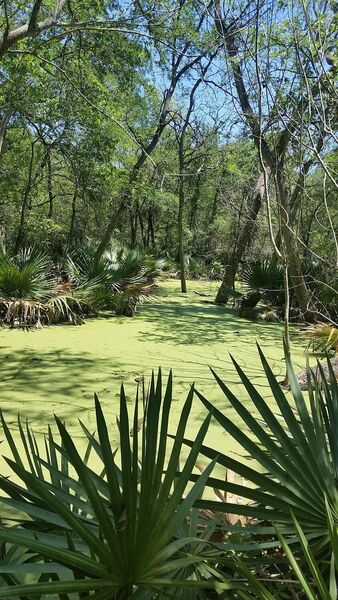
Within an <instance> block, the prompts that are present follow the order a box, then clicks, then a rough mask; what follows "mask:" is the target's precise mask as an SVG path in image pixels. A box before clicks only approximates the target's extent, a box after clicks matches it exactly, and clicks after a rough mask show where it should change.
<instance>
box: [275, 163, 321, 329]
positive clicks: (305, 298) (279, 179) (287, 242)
mask: <svg viewBox="0 0 338 600" xmlns="http://www.w3.org/2000/svg"><path fill="white" fill-rule="evenodd" d="M275 181H276V191H277V195H278V199H279V203H280V233H281V239H282V242H283V246H284V252H285V260H286V262H287V265H288V270H289V275H290V284H291V290H290V291H292V292H293V293H294V294H295V297H296V299H297V303H298V306H299V308H300V310H301V311H302V313H303V317H304V319H305V320H306V321H309V322H312V321H315V320H316V308H315V306H314V304H313V300H312V295H311V292H310V290H309V289H308V287H307V285H306V282H305V279H304V275H303V272H302V266H301V261H300V256H299V251H298V247H297V239H296V235H295V233H294V231H293V230H292V215H291V205H290V196H289V193H288V188H287V185H286V182H285V175H284V171H283V168H278V166H277V168H276V171H275Z"/></svg>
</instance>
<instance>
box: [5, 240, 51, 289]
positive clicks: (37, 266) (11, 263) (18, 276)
mask: <svg viewBox="0 0 338 600" xmlns="http://www.w3.org/2000/svg"><path fill="white" fill-rule="evenodd" d="M49 268H50V265H49V261H48V258H47V257H46V255H45V254H43V253H42V252H41V251H37V250H33V249H25V250H22V251H21V252H20V253H19V254H18V255H17V256H16V257H14V258H12V259H11V258H10V257H9V256H8V255H6V254H4V255H2V256H1V258H0V296H2V297H4V298H32V299H34V300H44V299H46V298H48V296H50V295H51V293H52V289H53V282H52V279H51V277H50V275H49Z"/></svg>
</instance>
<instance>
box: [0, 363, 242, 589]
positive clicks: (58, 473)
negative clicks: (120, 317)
mask: <svg viewBox="0 0 338 600" xmlns="http://www.w3.org/2000/svg"><path fill="white" fill-rule="evenodd" d="M192 399H193V390H191V391H190V393H189V395H188V397H187V400H186V402H185V404H184V406H183V410H182V414H181V418H180V421H179V424H178V427H177V431H176V436H175V441H174V443H173V445H172V447H171V448H169V447H168V446H167V431H168V424H169V416H170V406H171V401H172V377H171V375H170V376H169V380H168V384H167V386H166V388H165V391H164V393H163V390H162V381H161V373H160V372H159V374H158V377H157V378H155V377H154V376H153V377H152V380H151V384H150V389H149V393H148V396H147V400H146V406H147V409H146V414H145V416H144V422H143V427H142V429H141V433H139V432H138V429H139V427H138V424H139V417H140V415H139V406H140V402H139V399H138V397H137V398H136V401H135V410H134V414H133V419H132V423H133V431H134V435H133V437H131V436H130V428H131V424H132V423H131V422H130V421H129V415H128V410H127V402H126V397H125V394H124V390H123V388H122V389H121V394H120V417H119V435H120V450H119V453H118V454H116V452H115V451H114V450H113V448H112V446H111V443H110V439H109V429H108V424H107V422H106V420H105V417H104V414H103V412H102V409H101V405H100V402H99V400H98V399H97V398H96V399H95V410H96V427H97V435H98V437H97V438H96V437H94V436H93V435H92V434H91V433H90V432H89V431H88V429H87V428H86V427H85V426H84V425H82V427H83V430H84V432H85V434H86V436H87V439H88V448H87V452H86V455H85V457H84V458H82V457H81V456H80V454H79V452H78V450H77V448H76V446H75V444H74V441H73V440H72V438H71V436H70V435H69V433H68V432H67V429H66V427H65V425H64V424H63V423H61V421H59V420H58V419H56V424H57V427H58V431H59V435H60V443H58V442H57V441H56V440H55V438H54V436H53V435H52V433H51V431H49V433H48V436H47V438H46V452H45V455H46V457H42V456H41V454H40V451H39V447H38V445H37V443H36V440H35V439H34V436H33V434H32V432H31V430H30V429H29V428H27V429H26V431H25V430H24V428H23V426H22V425H21V423H20V422H19V433H20V436H21V440H22V443H23V447H24V450H25V454H26V456H25V459H24V460H23V459H22V458H21V455H20V453H19V452H18V450H17V445H16V443H15V441H14V439H13V437H12V436H11V434H10V431H9V429H8V426H7V424H6V422H5V420H4V419H2V425H3V430H4V434H5V437H6V439H7V443H8V445H9V447H10V449H11V451H12V455H13V459H11V460H10V459H7V462H8V464H9V465H10V467H11V468H12V470H13V472H14V473H15V476H16V479H19V480H21V485H20V484H16V483H14V482H12V481H11V480H10V479H7V478H3V477H2V478H0V488H1V489H2V491H3V492H4V494H5V496H6V497H4V498H3V500H2V502H3V506H7V508H8V509H11V510H13V509H15V510H16V511H20V514H22V513H24V514H26V515H27V519H24V520H22V521H21V527H1V528H0V541H1V542H4V543H7V542H8V543H9V544H15V545H17V546H18V547H24V548H27V552H28V556H29V557H30V558H27V560H28V561H31V562H33V563H35V564H38V565H39V567H38V569H39V570H40V573H42V575H41V578H40V577H37V578H36V583H34V585H32V584H30V585H25V584H24V583H23V582H21V581H20V569H19V568H18V569H17V571H15V569H14V571H13V569H11V571H10V573H11V574H15V575H16V576H17V578H18V581H17V582H16V583H17V586H16V585H14V583H13V582H11V583H12V584H13V585H10V586H7V587H0V597H5V596H12V597H13V596H22V595H24V596H26V597H28V598H30V597H31V595H33V594H39V595H40V594H42V595H48V594H55V593H59V594H61V593H63V594H68V593H76V592H77V593H78V594H80V593H82V592H83V593H84V592H86V593H88V592H89V591H91V592H93V593H97V594H99V596H98V597H100V598H115V597H118V598H122V597H125V598H129V597H132V596H133V595H134V594H135V597H138V595H140V594H142V597H144V598H152V597H154V594H155V593H156V594H158V593H159V590H165V589H175V588H182V589H186V588H187V589H193V590H195V589H196V590H199V591H200V593H201V594H203V589H204V588H206V587H208V588H209V589H210V588H212V587H214V586H216V585H218V586H219V588H220V589H230V588H231V587H232V585H231V584H230V583H228V582H226V581H225V580H224V577H223V576H222V575H221V576H220V578H217V576H216V577H215V574H214V575H213V576H212V577H211V578H210V577H209V578H208V579H207V580H206V579H205V577H204V576H203V573H204V572H205V567H204V564H205V563H206V559H207V558H208V559H210V557H211V559H210V560H213V561H217V562H219V561H220V560H221V558H220V553H219V552H217V553H216V554H215V551H214V549H213V548H211V547H210V545H209V542H208V536H204V537H202V538H201V537H199V538H197V537H195V536H194V535H192V533H195V534H196V531H190V534H189V530H187V534H186V535H183V536H182V535H180V534H179V532H180V531H182V527H183V525H184V524H185V523H186V522H187V521H189V519H190V514H191V509H192V507H193V505H194V503H195V502H196V501H197V499H198V498H199V497H200V496H201V494H202V491H203V488H204V485H205V482H206V480H207V479H208V477H209V476H210V474H211V471H212V469H213V462H211V464H210V465H209V466H208V467H207V469H206V470H205V471H204V473H203V474H202V475H201V476H200V477H199V478H198V480H197V481H196V483H195V484H194V485H193V486H192V487H191V485H190V484H189V481H190V480H191V475H192V471H193V469H194V465H195V462H196V459H197V456H198V453H199V450H200V448H201V446H202V442H203V439H204V436H205V433H206V431H207V428H208V424H209V420H210V416H207V418H206V420H205V422H204V423H203V424H202V426H201V428H200V430H199V432H198V433H197V436H196V440H195V443H194V447H193V448H192V449H191V451H190V453H189V455H188V458H187V460H186V462H185V466H184V468H183V470H182V472H181V474H180V475H179V476H178V462H179V458H180V455H181V451H182V443H183V437H184V433H185V429H186V425H187V421H188V418H189V414H190V409H191V403H192ZM92 452H94V453H95V454H96V459H97V460H98V461H99V462H100V463H101V466H100V467H99V468H98V469H95V471H94V470H93V469H92V468H91V467H90V463H89V462H88V461H89V459H90V454H91V453H92ZM26 464H28V465H29V468H27V467H26V466H25V465H26ZM101 472H102V474H101V475H100V474H99V473H101ZM183 531H185V530H184V527H183ZM197 548H198V552H197ZM60 566H63V567H66V568H67V569H68V571H67V572H65V573H61V574H60ZM27 568H28V569H29V567H27ZM182 573H189V577H188V578H187V579H184V580H181V579H180V577H181V576H182ZM215 573H216V571H215ZM8 574H9V573H8ZM50 576H53V578H54V581H53V582H51V581H48V580H49V578H50ZM93 597H94V596H93ZM189 597H190V596H189Z"/></svg>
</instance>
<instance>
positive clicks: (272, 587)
mask: <svg viewBox="0 0 338 600" xmlns="http://www.w3.org/2000/svg"><path fill="white" fill-rule="evenodd" d="M326 509H327V528H328V531H329V538H330V546H331V557H330V561H329V566H328V568H327V569H326V573H323V568H322V565H321V564H320V563H319V562H318V561H317V560H316V559H315V556H314V554H313V551H312V549H311V547H310V545H309V542H308V540H307V537H306V535H305V533H304V531H303V530H302V528H301V526H300V525H299V522H298V521H297V519H296V518H295V517H294V516H293V515H292V519H293V524H294V529H295V532H296V534H297V540H299V545H300V550H299V551H298V552H297V553H296V552H294V551H292V549H291V546H290V541H289V539H288V538H286V537H284V536H283V535H282V534H281V533H280V531H279V530H278V528H276V534H277V536H278V538H279V541H280V544H281V547H282V549H283V551H284V554H285V557H286V560H287V562H288V564H289V569H290V571H289V572H287V573H286V576H284V577H283V573H281V572H280V570H277V569H275V572H270V573H269V574H266V573H264V580H263V581H261V580H260V578H259V576H258V575H257V574H255V573H253V572H252V571H251V570H250V568H249V567H248V566H247V565H246V564H245V562H243V560H241V559H240V558H238V557H235V563H236V564H237V567H238V569H239V572H240V573H241V574H242V576H244V577H245V578H246V579H247V581H248V587H249V588H250V591H251V595H250V597H251V598H259V599H262V600H279V599H280V600H282V598H285V597H290V598H291V597H297V598H299V597H300V595H301V597H302V598H307V600H335V599H336V598H337V574H338V534H337V530H336V527H335V526H334V517H333V515H332V511H331V509H330V507H329V506H328V505H327V504H326ZM269 579H270V581H269ZM285 579H287V580H286V581H285ZM290 580H291V581H290ZM291 582H292V583H291ZM288 590H289V592H290V596H288ZM238 597H240V598H247V597H248V596H247V595H246V594H243V592H241V591H239V593H238Z"/></svg>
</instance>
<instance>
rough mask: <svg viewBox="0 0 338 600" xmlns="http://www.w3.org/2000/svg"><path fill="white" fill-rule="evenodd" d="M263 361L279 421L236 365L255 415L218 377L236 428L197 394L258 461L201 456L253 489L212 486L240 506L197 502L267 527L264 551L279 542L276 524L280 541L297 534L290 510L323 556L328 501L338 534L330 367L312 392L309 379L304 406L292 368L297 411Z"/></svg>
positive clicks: (337, 451)
mask: <svg viewBox="0 0 338 600" xmlns="http://www.w3.org/2000/svg"><path fill="white" fill-rule="evenodd" d="M259 354H260V358H261V361H262V365H263V369H264V372H265V375H266V378H267V381H268V383H269V386H270V389H271V392H272V394H273V397H274V400H275V402H276V405H277V407H278V412H279V413H280V416H277V415H276V414H275V410H274V409H273V408H272V407H271V406H270V405H269V402H268V401H266V400H265V399H264V398H263V397H262V395H261V393H260V391H259V390H258V389H256V388H255V387H254V386H253V384H252V383H251V381H250V379H249V378H248V376H247V375H245V373H244V372H243V370H242V369H241V367H240V366H239V364H238V363H237V362H236V361H235V360H234V359H233V363H234V366H235V369H236V371H237V373H238V375H239V378H240V380H241V382H242V384H243V386H244V388H245V390H246V392H247V394H248V395H249V397H250V400H251V402H252V407H250V408H248V407H247V404H243V403H242V402H241V401H240V400H239V399H238V398H237V397H236V396H235V395H234V394H233V393H232V392H231V390H230V389H229V388H228V386H227V385H226V384H225V383H224V382H223V381H222V380H221V379H220V378H219V377H218V375H217V374H216V373H214V376H215V379H216V381H217V383H218V385H219V388H220V391H221V392H222V393H223V394H224V396H225V398H226V399H227V401H228V402H229V404H230V405H231V406H232V408H233V409H234V410H235V412H236V414H237V417H238V418H239V421H240V423H239V424H238V425H237V424H235V422H234V419H233V417H231V418H230V417H228V416H227V409H226V405H225V409H224V411H220V410H218V409H216V408H215V407H214V406H213V405H211V403H210V402H209V401H208V400H207V399H206V398H205V397H204V396H202V394H200V393H199V392H196V394H197V395H198V397H199V398H200V400H201V401H202V403H203V404H204V405H205V407H206V408H207V410H208V411H209V410H211V409H213V416H214V417H215V418H216V420H217V421H218V423H219V425H220V426H221V427H223V429H224V430H225V431H226V432H227V433H228V434H229V435H231V436H232V437H233V438H234V439H235V440H236V441H237V442H238V443H239V444H240V445H241V446H242V448H243V452H245V453H246V454H249V455H250V457H251V458H252V459H254V461H255V463H254V467H252V466H250V463H247V462H245V461H244V462H243V461H240V460H237V459H235V458H232V457H230V456H228V455H225V454H222V453H220V452H216V451H215V450H214V449H212V448H208V447H205V446H203V448H202V453H203V454H205V455H206V456H207V457H208V458H210V459H215V457H216V454H217V455H218V456H217V462H218V463H219V464H220V465H222V466H223V467H224V468H228V469H231V470H232V471H233V472H234V473H236V474H237V475H238V476H240V477H242V478H244V479H245V480H246V481H247V482H248V483H247V484H245V485H243V484H239V483H230V482H224V480H223V481H222V480H213V481H212V486H213V487H215V488H218V489H220V490H225V491H228V492H230V493H234V494H236V495H237V496H238V497H241V498H242V499H243V502H242V504H240V505H239V504H235V505H232V504H231V503H227V502H225V503H224V504H223V505H221V506H220V503H216V502H215V503H213V502H209V501H207V500H200V501H199V503H198V506H200V507H203V508H209V509H214V510H217V511H220V510H221V511H225V512H228V513H235V514H242V515H246V516H247V517H251V518H253V519H255V520H256V522H258V523H259V522H261V523H262V524H264V525H268V527H267V528H264V527H263V528H261V527H257V528H256V532H257V536H258V538H259V540H260V541H259V546H262V544H263V545H264V543H265V542H268V541H269V539H270V540H272V541H273V539H274V538H275V535H274V532H273V530H271V528H269V524H271V523H276V524H277V525H278V527H279V528H280V530H281V533H282V534H283V533H284V532H290V530H291V531H293V529H294V525H293V520H292V517H291V512H290V511H291V510H292V511H293V513H294V515H295V517H296V519H297V520H298V522H299V523H300V526H301V527H302V528H303V530H304V532H305V534H306V535H307V536H308V538H309V539H311V540H312V542H313V543H314V542H316V544H317V547H318V548H321V549H323V548H325V547H326V546H327V544H328V539H329V536H328V528H327V518H326V507H325V497H326V498H327V502H328V504H329V506H330V509H331V511H332V514H333V516H334V519H335V523H336V526H337V524H338V490H337V475H338V442H337V431H338V385H337V381H336V378H335V375H334V372H333V369H332V368H331V367H330V365H329V380H328V381H326V380H325V377H324V374H323V373H322V370H321V369H320V367H319V370H320V372H321V375H322V377H321V378H320V379H317V380H316V381H315V382H314V389H312V388H313V382H312V381H310V380H311V377H312V375H311V371H310V370H308V379H309V385H308V392H309V401H307V400H306V399H305V397H304V395H303V393H302V391H301V390H300V387H299V385H298V382H297V378H296V376H295V373H294V371H293V368H292V366H291V363H290V361H288V365H287V366H288V377H289V381H290V387H291V394H292V396H293V401H294V407H293V406H292V404H290V400H289V398H288V397H287V396H286V395H285V393H284V392H283V391H282V389H281V387H280V385H279V384H278V382H277V380H276V378H275V376H274V375H273V373H272V370H271V368H270V366H269V364H268V362H267V360H266V359H265V357H264V355H263V353H262V351H261V350H260V349H259ZM254 411H256V413H257V414H256V415H255V413H254ZM237 422H238V419H236V423H237ZM246 431H248V433H246ZM188 445H190V446H191V445H192V442H188ZM210 485H211V483H210ZM272 543H273V542H272Z"/></svg>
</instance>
